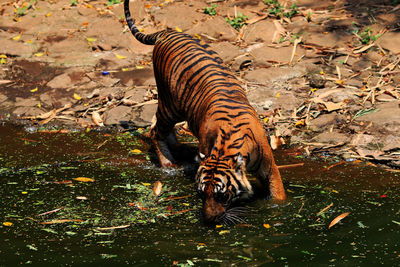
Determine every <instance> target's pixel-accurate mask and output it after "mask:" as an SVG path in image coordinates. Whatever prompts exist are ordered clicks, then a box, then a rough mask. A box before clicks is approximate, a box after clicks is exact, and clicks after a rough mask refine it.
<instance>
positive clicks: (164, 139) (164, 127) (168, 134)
mask: <svg viewBox="0 0 400 267" xmlns="http://www.w3.org/2000/svg"><path fill="white" fill-rule="evenodd" d="M161 110H162V108H160V104H159V107H158V108H157V112H156V121H155V122H153V124H152V126H151V128H150V138H151V140H152V142H153V145H154V149H155V151H156V154H157V157H158V160H159V163H160V165H161V167H172V166H174V162H175V160H174V157H173V156H172V153H171V151H170V148H169V147H170V146H175V145H176V143H177V140H176V136H175V133H174V131H173V130H174V126H175V123H176V122H175V121H174V120H172V119H170V118H168V117H166V116H165V114H164V116H163V114H162V113H161V112H162V111H161Z"/></svg>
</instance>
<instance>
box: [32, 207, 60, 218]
mask: <svg viewBox="0 0 400 267" xmlns="http://www.w3.org/2000/svg"><path fill="white" fill-rule="evenodd" d="M63 208H64V207H61V208H57V209H54V210H50V211H46V212H43V213H40V214H38V215H36V216H44V215H48V214H51V213H55V212H57V211H60V210H62V209H63Z"/></svg>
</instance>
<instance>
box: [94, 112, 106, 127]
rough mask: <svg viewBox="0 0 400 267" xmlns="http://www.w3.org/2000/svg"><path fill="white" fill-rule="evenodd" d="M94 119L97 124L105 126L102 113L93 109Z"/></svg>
mask: <svg viewBox="0 0 400 267" xmlns="http://www.w3.org/2000/svg"><path fill="white" fill-rule="evenodd" d="M92 121H93V122H94V124H96V125H97V126H104V123H103V120H102V118H101V116H100V114H99V113H98V112H97V111H93V112H92Z"/></svg>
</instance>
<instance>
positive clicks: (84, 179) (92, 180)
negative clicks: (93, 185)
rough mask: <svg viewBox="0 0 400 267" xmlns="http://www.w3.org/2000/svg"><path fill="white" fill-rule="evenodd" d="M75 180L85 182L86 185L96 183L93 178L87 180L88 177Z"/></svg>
mask: <svg viewBox="0 0 400 267" xmlns="http://www.w3.org/2000/svg"><path fill="white" fill-rule="evenodd" d="M74 180H75V181H79V182H84V183H87V182H94V179H93V178H87V177H77V178H74Z"/></svg>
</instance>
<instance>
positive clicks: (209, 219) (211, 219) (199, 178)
mask: <svg viewBox="0 0 400 267" xmlns="http://www.w3.org/2000/svg"><path fill="white" fill-rule="evenodd" d="M199 158H200V166H199V169H198V171H197V174H196V182H197V190H198V192H199V194H200V196H201V198H202V200H203V209H202V213H203V218H204V221H205V222H206V223H207V224H216V223H223V224H231V223H235V222H237V221H242V220H241V219H240V217H239V216H238V215H239V214H238V212H239V210H240V209H238V208H232V209H230V206H231V204H232V203H233V202H234V201H236V200H237V199H239V198H240V197H241V196H242V195H243V194H252V188H251V185H250V183H249V182H248V180H247V178H246V173H245V165H246V164H245V163H244V159H243V156H242V155H241V154H240V153H238V154H236V155H233V156H225V157H219V158H218V157H217V156H216V155H214V154H211V155H210V156H208V157H206V156H205V155H203V154H201V153H200V154H199ZM235 210H236V212H235Z"/></svg>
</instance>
